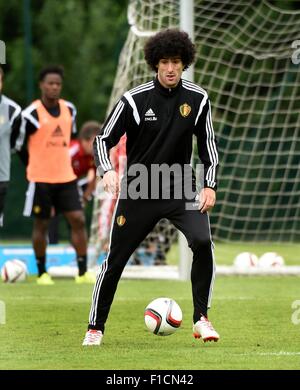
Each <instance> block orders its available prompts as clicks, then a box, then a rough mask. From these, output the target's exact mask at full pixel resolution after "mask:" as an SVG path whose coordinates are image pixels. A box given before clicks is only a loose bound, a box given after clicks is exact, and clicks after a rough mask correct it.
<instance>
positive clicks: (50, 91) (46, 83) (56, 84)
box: [40, 73, 62, 100]
mask: <svg viewBox="0 0 300 390" xmlns="http://www.w3.org/2000/svg"><path fill="white" fill-rule="evenodd" d="M40 89H41V91H42V96H44V97H46V98H47V99H52V100H53V99H59V97H60V93H61V89H62V78H61V76H60V75H59V74H57V73H48V74H46V76H45V78H44V80H43V81H41V82H40Z"/></svg>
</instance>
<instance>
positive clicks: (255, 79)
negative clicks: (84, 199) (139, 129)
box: [91, 0, 300, 250]
mask: <svg viewBox="0 0 300 390" xmlns="http://www.w3.org/2000/svg"><path fill="white" fill-rule="evenodd" d="M273 3H274V2H272V1H266V0H265V1H246V0H235V1H232V0H194V26H195V34H194V36H195V44H196V47H197V60H196V63H195V74H194V81H195V82H196V83H197V84H199V85H201V86H202V87H203V88H205V89H206V90H207V91H208V94H209V96H210V99H211V101H212V113H213V123H214V130H215V133H216V136H217V139H218V144H219V154H220V169H219V187H218V193H217V204H216V206H215V208H214V210H213V212H212V213H211V227H212V231H213V236H214V239H219V240H223V241H224V240H228V241H237V240H242V241H247V240H252V241H260V240H264V241H273V240H276V241H297V240H299V238H300V207H299V198H300V169H299V155H300V136H299V123H300V71H299V70H300V69H299V67H300V65H299V63H300V54H299V58H298V56H297V54H298V52H297V49H298V48H299V47H300V12H299V11H294V10H293V11H288V10H284V9H279V8H277V7H276V6H274V4H273ZM128 21H129V24H130V29H129V32H128V37H127V40H126V43H125V45H124V48H123V50H122V53H121V56H120V60H119V66H118V71H117V74H116V78H115V83H114V87H113V91H112V95H111V99H110V104H109V107H108V112H109V111H110V110H111V109H112V106H113V105H114V104H115V103H116V101H117V99H118V98H120V96H121V95H122V94H123V93H124V92H125V91H126V90H128V89H130V88H132V87H134V86H136V85H138V84H140V83H143V82H146V81H148V80H149V79H151V78H152V77H153V76H154V75H153V73H152V72H151V71H150V70H149V69H148V67H147V66H146V64H145V61H144V58H143V46H144V43H145V40H146V39H147V38H148V37H149V36H150V35H151V34H153V33H155V32H157V31H159V30H161V29H164V28H167V27H179V26H180V1H179V0H173V1H166V0H164V1H163V0H132V1H130V2H129V7H128ZM297 39H298V40H299V41H297ZM298 51H300V50H299V49H298ZM183 78H184V73H183ZM195 156H197V153H195ZM195 162H196V161H195ZM100 209H101V201H100V200H99V199H95V205H94V212H93V223H92V229H91V242H92V243H94V245H97V243H98V244H99V238H98V218H99V212H100ZM165 228H166V225H164V228H163V229H165ZM162 231H163V230H162ZM155 234H156V235H157V232H154V235H155ZM167 234H168V231H167ZM150 237H151V235H150ZM150 239H151V238H149V237H148V238H147V240H148V242H149V240H150ZM168 245H169V243H168ZM167 248H168V246H166V248H165V249H166V250H167Z"/></svg>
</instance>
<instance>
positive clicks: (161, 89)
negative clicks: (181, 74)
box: [154, 76, 182, 96]
mask: <svg viewBox="0 0 300 390" xmlns="http://www.w3.org/2000/svg"><path fill="white" fill-rule="evenodd" d="M154 85H155V88H156V89H157V90H158V91H159V92H160V93H161V94H163V95H165V96H173V95H175V94H176V93H177V91H178V90H179V89H180V87H181V85H182V81H181V79H180V80H179V83H178V84H177V85H176V87H174V88H165V87H163V86H162V85H161V83H160V82H159V81H158V77H157V76H156V77H155V79H154Z"/></svg>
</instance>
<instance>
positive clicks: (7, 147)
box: [0, 66, 21, 227]
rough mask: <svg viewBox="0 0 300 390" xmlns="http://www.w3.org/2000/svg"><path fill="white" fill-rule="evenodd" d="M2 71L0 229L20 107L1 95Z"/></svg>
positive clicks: (17, 136)
mask: <svg viewBox="0 0 300 390" xmlns="http://www.w3.org/2000/svg"><path fill="white" fill-rule="evenodd" d="M3 78H4V71H3V69H2V68H1V66H0V227H2V226H3V210H4V201H5V197H6V193H7V188H8V183H9V179H10V154H11V150H12V149H14V148H15V147H16V144H17V143H18V141H19V129H20V122H21V115H20V114H21V107H20V106H19V105H18V104H17V103H15V102H14V101H13V100H11V99H9V98H8V97H7V96H5V95H2V87H3Z"/></svg>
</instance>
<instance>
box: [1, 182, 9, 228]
mask: <svg viewBox="0 0 300 390" xmlns="http://www.w3.org/2000/svg"><path fill="white" fill-rule="evenodd" d="M7 188H8V181H0V227H2V226H3V210H4V201H5V196H6V193H7Z"/></svg>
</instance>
